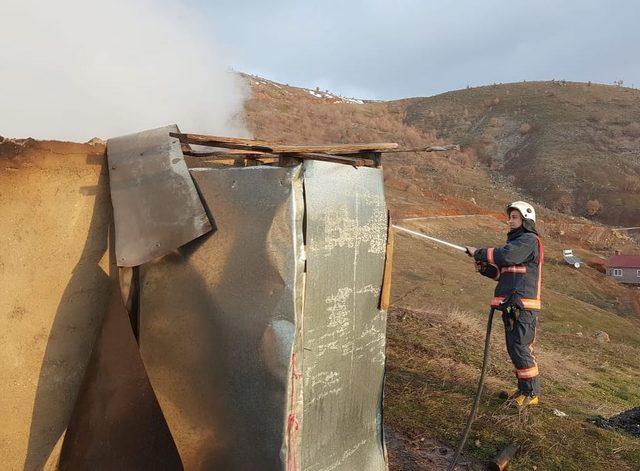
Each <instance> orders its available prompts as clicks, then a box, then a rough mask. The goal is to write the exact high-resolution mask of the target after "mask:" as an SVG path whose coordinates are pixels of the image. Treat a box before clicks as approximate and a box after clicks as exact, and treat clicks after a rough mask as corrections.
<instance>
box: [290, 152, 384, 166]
mask: <svg viewBox="0 0 640 471" xmlns="http://www.w3.org/2000/svg"><path fill="white" fill-rule="evenodd" d="M283 155H284V156H289V157H295V158H298V159H310V160H322V161H324V162H335V163H338V164H346V165H353V166H354V167H366V166H371V165H372V162H371V161H370V160H368V159H360V158H357V157H350V156H346V155H330V154H318V153H304V154H297V153H296V154H291V153H287V154H283Z"/></svg>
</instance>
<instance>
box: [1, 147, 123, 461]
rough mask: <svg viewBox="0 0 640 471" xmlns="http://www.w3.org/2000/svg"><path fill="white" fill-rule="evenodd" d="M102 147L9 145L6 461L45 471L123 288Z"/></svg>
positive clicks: (4, 197)
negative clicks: (112, 245) (115, 293)
mask: <svg viewBox="0 0 640 471" xmlns="http://www.w3.org/2000/svg"><path fill="white" fill-rule="evenodd" d="M110 225H111V203H110V200H109V186H108V178H107V168H106V158H105V150H104V146H103V145H102V144H99V143H98V144H71V143H61V142H38V141H33V140H30V139H29V140H25V141H11V140H1V139H0V286H2V288H1V292H2V296H0V384H1V385H2V391H1V392H0V417H2V419H3V426H2V427H1V428H0V456H2V458H3V464H2V468H3V469H10V470H14V469H16V470H18V469H26V470H33V469H40V468H41V467H42V466H43V465H44V464H45V462H46V461H47V459H48V458H49V455H50V454H51V452H52V450H53V448H54V447H55V446H56V443H58V442H59V441H60V440H59V439H60V437H61V436H62V434H63V433H64V431H65V428H66V425H67V423H68V421H69V416H70V414H71V410H72V408H73V405H74V402H75V398H76V395H77V391H78V388H79V384H80V382H81V380H82V377H83V373H84V369H85V366H86V363H87V361H88V359H89V356H90V352H91V348H92V345H93V343H94V340H95V336H96V332H97V329H98V328H99V326H100V321H101V319H102V316H103V314H104V311H105V309H106V308H107V307H108V302H107V301H108V298H109V295H110V293H111V291H112V289H114V288H115V283H114V281H113V280H114V277H113V275H114V273H115V272H114V270H113V267H114V265H113V262H112V256H111V253H112V251H110V250H109V243H108V236H109V230H110Z"/></svg>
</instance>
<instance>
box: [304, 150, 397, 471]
mask: <svg viewBox="0 0 640 471" xmlns="http://www.w3.org/2000/svg"><path fill="white" fill-rule="evenodd" d="M304 168H305V174H304V175H305V176H304V188H305V205H306V221H307V222H306V237H307V246H306V250H307V278H306V290H305V292H306V295H305V306H304V323H303V341H304V350H303V378H304V393H303V394H304V415H303V421H302V469H304V470H308V471H320V470H355V469H362V470H379V469H385V468H386V461H385V455H384V446H383V440H382V411H381V398H382V386H383V375H384V363H385V352H384V349H385V334H386V313H385V312H384V311H380V310H379V309H378V302H379V295H380V288H381V285H382V277H383V270H384V260H385V245H386V231H387V213H386V205H385V199H384V190H383V180H382V170H381V169H373V168H362V167H361V168H357V169H356V168H353V167H349V166H346V165H340V164H333V163H327V162H312V161H307V162H305V164H304Z"/></svg>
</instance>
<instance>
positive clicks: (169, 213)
mask: <svg viewBox="0 0 640 471" xmlns="http://www.w3.org/2000/svg"><path fill="white" fill-rule="evenodd" d="M170 132H178V127H177V126H176V125H175V124H174V125H171V126H165V127H162V128H158V129H152V130H149V131H143V132H140V133H136V134H130V135H127V136H120V137H117V138H114V139H109V141H108V142H107V156H108V159H109V177H110V186H111V201H112V203H113V215H114V219H115V227H116V262H117V264H118V265H119V266H125V267H132V266H137V265H142V264H143V263H146V262H148V261H150V260H153V259H154V258H157V257H161V256H163V255H166V254H168V253H169V252H171V251H173V250H175V249H176V248H178V247H180V246H181V245H183V244H186V243H187V242H190V241H192V240H193V239H195V238H196V237H199V236H201V235H202V234H205V233H207V232H209V231H210V230H211V224H210V223H209V220H208V219H207V216H206V214H205V211H204V208H203V207H202V203H201V202H200V198H199V197H198V193H197V191H196V188H195V186H194V184H193V181H192V180H191V177H190V176H189V170H188V169H187V164H186V163H185V161H184V157H183V155H182V151H181V149H180V142H179V141H178V140H177V139H175V138H172V137H170V136H169V133H170Z"/></svg>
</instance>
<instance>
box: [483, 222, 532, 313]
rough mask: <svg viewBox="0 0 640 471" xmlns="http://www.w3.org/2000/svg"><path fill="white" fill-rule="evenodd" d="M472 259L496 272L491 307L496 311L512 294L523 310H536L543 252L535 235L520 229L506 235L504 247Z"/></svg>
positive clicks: (491, 249)
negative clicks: (492, 268)
mask: <svg viewBox="0 0 640 471" xmlns="http://www.w3.org/2000/svg"><path fill="white" fill-rule="evenodd" d="M474 258H475V259H476V260H477V261H478V262H486V263H489V264H491V265H494V266H496V267H497V268H498V270H499V273H500V276H499V278H498V284H497V286H496V290H495V293H494V298H493V299H492V300H491V306H492V307H498V306H499V305H500V303H501V302H502V301H503V300H504V299H505V298H506V297H508V296H510V295H511V294H514V293H515V294H517V295H518V296H519V297H520V298H521V300H522V304H524V308H525V309H532V310H538V309H540V307H541V305H540V288H541V284H542V263H543V261H544V249H543V247H542V242H541V241H540V237H538V235H537V234H535V233H534V232H528V231H525V230H524V229H522V228H520V229H516V230H514V231H511V232H509V234H508V236H507V245H505V246H504V247H499V248H496V247H489V248H484V249H478V250H477V251H476V253H475V254H474Z"/></svg>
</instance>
